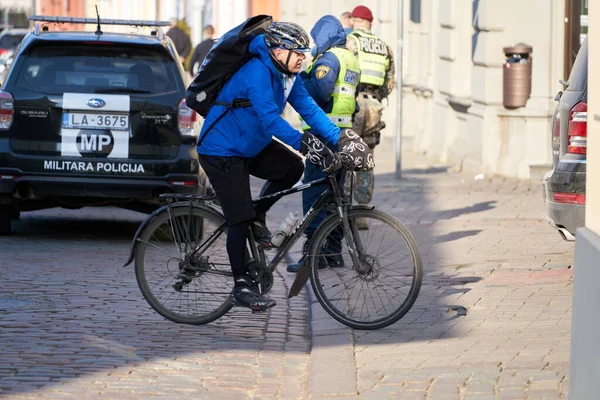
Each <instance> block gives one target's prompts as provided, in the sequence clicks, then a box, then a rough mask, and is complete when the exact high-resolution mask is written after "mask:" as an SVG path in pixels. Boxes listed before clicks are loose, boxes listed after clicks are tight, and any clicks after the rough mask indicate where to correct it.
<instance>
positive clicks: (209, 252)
mask: <svg viewBox="0 0 600 400" xmlns="http://www.w3.org/2000/svg"><path fill="white" fill-rule="evenodd" d="M315 185H328V186H329V190H327V191H325V192H324V193H323V194H322V195H321V196H320V197H319V199H318V200H317V201H316V202H315V204H314V205H313V207H312V208H311V209H310V210H309V211H308V212H307V213H306V215H305V216H304V217H303V219H302V220H301V222H300V223H299V225H298V226H297V227H296V228H295V229H294V230H293V231H292V233H291V234H290V235H289V236H288V237H287V238H286V240H285V241H284V242H283V244H282V245H281V246H280V247H279V248H278V249H277V252H276V253H275V255H274V256H273V258H272V260H271V261H270V262H268V260H267V258H266V256H265V249H264V248H263V247H262V246H261V245H258V244H257V243H256V242H255V241H254V237H253V235H252V230H251V229H249V230H248V241H247V246H246V248H247V264H246V267H247V270H248V272H249V274H250V276H251V277H252V279H253V281H254V284H255V285H256V287H257V288H258V290H259V291H260V292H261V293H263V294H264V293H267V292H269V290H271V288H272V286H273V271H274V270H275V267H277V265H278V264H279V262H280V261H281V260H282V259H283V258H284V257H285V255H286V254H287V252H288V250H290V249H291V248H292V246H293V245H294V244H295V243H296V241H297V240H298V239H299V238H300V237H301V236H302V233H303V232H304V230H305V229H306V227H307V226H308V225H309V224H310V222H311V221H312V220H313V219H314V218H315V217H316V215H317V214H318V213H319V212H320V211H322V210H325V211H326V212H328V213H329V215H328V216H327V218H326V219H325V220H324V221H323V222H322V223H321V224H320V225H319V227H318V228H317V230H316V231H315V233H314V235H313V236H312V239H311V240H310V242H309V243H308V244H306V246H307V247H306V249H307V258H306V262H305V263H304V265H303V266H302V268H301V269H300V271H299V272H298V275H297V277H296V280H295V281H294V284H293V285H292V287H291V289H290V294H289V297H292V296H295V295H297V294H298V293H299V292H300V290H301V289H302V288H303V287H304V285H305V284H306V282H307V280H308V279H309V277H310V281H311V284H312V288H313V290H314V293H315V295H316V297H317V299H318V301H319V303H321V305H322V306H323V307H324V308H325V310H326V311H327V312H328V313H329V314H330V315H331V316H332V317H333V318H335V319H336V320H338V321H339V322H341V323H342V324H344V325H347V326H349V327H352V328H356V329H379V328H383V327H386V326H388V325H391V324H393V323H395V322H396V321H398V320H399V319H400V318H402V317H403V316H404V315H405V314H406V313H407V312H408V311H409V310H410V308H411V307H412V305H413V304H414V302H415V300H416V299H417V296H418V294H419V290H420V288H421V280H422V275H423V266H422V262H421V257H420V255H419V250H418V247H417V244H416V243H415V240H414V238H413V237H412V235H411V233H410V232H409V230H408V229H407V228H406V227H405V226H404V225H403V224H402V223H400V221H398V220H397V219H396V218H394V217H393V216H391V215H389V214H387V213H384V212H382V211H379V210H376V209H375V208H374V207H373V206H362V205H352V204H351V202H350V201H349V199H348V198H347V196H346V195H345V194H344V191H343V189H342V188H341V187H340V185H339V184H338V180H337V179H336V177H335V174H333V173H332V174H328V175H327V176H326V177H324V178H322V179H318V180H315V181H313V182H310V183H307V184H304V185H301V186H297V187H294V188H291V189H288V190H284V191H281V192H278V193H275V194H272V195H270V196H266V197H263V198H274V197H280V196H286V195H290V194H293V193H297V192H301V191H303V190H306V189H308V188H310V187H313V186H315ZM161 198H162V199H163V200H165V201H166V204H165V205H164V206H162V207H161V208H159V209H158V210H156V211H155V212H154V213H152V214H151V215H150V216H149V217H148V218H147V219H146V220H145V221H144V222H143V223H142V224H141V225H140V227H139V229H138V230H137V232H136V234H135V237H134V239H133V244H132V248H131V254H130V257H129V260H128V261H127V263H126V264H125V265H129V264H131V262H132V261H133V260H134V259H135V275H136V279H137V282H138V285H139V287H140V290H141V291H142V294H143V295H144V298H145V299H146V300H147V301H148V303H149V304H150V306H152V308H153V309H154V310H155V311H156V312H158V313H159V314H160V315H162V316H163V317H165V318H167V319H169V320H171V321H173V322H177V323H184V324H195V325H200V324H206V323H209V322H212V321H214V320H216V319H218V318H220V317H221V316H223V315H224V314H225V313H227V312H228V311H229V310H230V309H231V307H232V306H233V302H232V297H231V291H232V288H233V278H232V273H231V267H230V265H229V259H228V256H227V249H226V237H227V224H226V221H225V218H224V216H223V213H222V212H221V209H220V208H219V206H218V204H217V203H216V201H215V199H214V198H213V197H210V196H202V195H189V194H163V195H161ZM263 198H259V199H256V200H254V201H255V202H258V201H260V200H262V199H263ZM358 218H366V219H367V220H368V226H369V229H368V230H359V229H358V228H357V224H356V221H357V219H358ZM390 234H391V235H393V237H392V238H390V237H389V236H388V235H390ZM333 254H341V255H342V258H343V260H344V263H343V265H340V263H339V262H336V263H335V264H334V263H330V262H329V260H330V257H331V256H332V255H333ZM337 259H338V260H339V257H337Z"/></svg>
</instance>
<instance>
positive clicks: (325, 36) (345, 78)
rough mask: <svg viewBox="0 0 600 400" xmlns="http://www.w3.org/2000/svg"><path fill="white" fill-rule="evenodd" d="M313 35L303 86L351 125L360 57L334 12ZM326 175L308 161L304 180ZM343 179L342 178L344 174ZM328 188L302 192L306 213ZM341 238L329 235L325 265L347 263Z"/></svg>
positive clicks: (335, 118) (337, 119)
mask: <svg viewBox="0 0 600 400" xmlns="http://www.w3.org/2000/svg"><path fill="white" fill-rule="evenodd" d="M310 34H311V36H312V38H313V40H314V42H315V48H316V54H317V56H316V58H315V59H314V61H313V63H312V64H311V65H310V66H309V67H308V68H307V70H306V71H305V72H303V73H301V74H300V76H301V77H302V79H303V81H304V86H305V87H306V90H307V91H308V93H309V94H310V95H311V97H312V98H313V99H314V100H315V102H316V103H317V105H318V106H319V107H321V109H323V111H325V113H327V116H328V117H329V119H330V120H331V122H333V123H334V124H335V125H336V126H338V127H339V128H351V127H352V115H353V114H354V113H355V111H356V93H357V86H358V83H359V81H360V66H359V64H358V59H357V58H356V57H355V56H354V55H353V54H352V52H351V51H349V50H348V49H347V48H346V47H345V46H346V32H345V31H344V28H343V27H342V24H341V23H340V21H339V20H338V19H337V18H336V17H334V16H333V15H326V16H324V17H322V18H321V19H319V20H318V21H317V23H316V24H315V26H314V27H313V29H312V30H311V31H310ZM302 129H303V130H304V131H310V126H309V125H308V124H307V123H306V122H305V121H302ZM327 145H328V146H329V148H331V149H332V150H333V151H337V148H336V146H335V145H334V144H331V143H327ZM324 176H325V174H324V173H323V172H322V169H321V168H319V167H318V166H317V165H315V164H312V163H311V162H309V161H308V159H307V160H306V168H305V170H304V182H310V181H314V180H316V179H319V178H321V177H324ZM341 178H342V179H343V173H342V176H341ZM326 189H327V188H326V187H325V186H315V187H313V188H310V189H307V190H305V191H303V192H302V208H303V209H304V213H305V214H306V212H307V211H308V210H309V209H310V207H311V206H312V205H313V204H314V202H315V201H316V200H317V198H318V197H319V196H320V195H321V193H323V192H324V191H325V190H326ZM325 217H326V214H325V212H324V211H321V213H320V214H319V215H318V216H317V217H316V218H315V219H314V220H313V222H312V223H311V224H310V225H309V226H308V228H307V229H306V231H305V234H306V237H307V240H306V242H305V245H304V250H303V254H302V258H301V259H300V260H299V261H298V263H294V264H289V265H288V268H287V270H288V271H289V272H297V271H298V270H299V269H300V266H301V265H302V262H303V261H304V259H305V258H306V250H307V246H308V242H309V239H310V237H311V236H312V234H313V232H314V231H315V229H316V228H317V227H318V226H319V224H320V223H321V222H322V221H323V219H325ZM341 239H342V238H341V237H333V236H330V238H329V240H328V243H327V246H325V248H324V249H323V252H324V253H325V254H326V256H325V257H321V259H320V260H319V261H320V262H321V263H322V265H323V266H324V267H327V266H330V267H342V266H343V265H344V259H343V258H342V255H341V242H340V241H341Z"/></svg>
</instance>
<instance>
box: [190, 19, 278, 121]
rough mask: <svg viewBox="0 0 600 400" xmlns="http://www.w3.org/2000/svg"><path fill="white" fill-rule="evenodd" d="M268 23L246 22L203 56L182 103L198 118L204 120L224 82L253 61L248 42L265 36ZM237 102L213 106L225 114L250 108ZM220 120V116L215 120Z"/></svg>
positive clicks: (221, 39)
mask: <svg viewBox="0 0 600 400" xmlns="http://www.w3.org/2000/svg"><path fill="white" fill-rule="evenodd" d="M272 21H273V18H272V17H271V16H270V15H257V16H255V17H252V18H248V19H247V20H246V21H245V22H244V23H242V24H240V25H238V26H236V27H235V28H233V29H231V30H230V31H229V32H227V33H226V34H224V35H223V36H222V37H221V38H220V39H219V41H218V42H217V43H216V44H215V45H214V46H213V47H212V49H211V50H210V52H209V53H208V54H207V56H206V58H205V59H204V61H203V62H202V65H201V66H200V69H199V71H198V74H197V75H196V77H195V78H194V80H193V81H192V83H191V84H190V86H189V87H188V88H187V93H186V97H185V100H186V104H187V106H188V107H189V108H191V109H192V110H194V111H196V112H197V113H198V114H200V115H201V116H202V117H206V115H207V114H208V111H209V110H210V108H211V107H212V106H213V105H214V104H215V100H216V99H217V96H218V95H219V92H220V91H221V89H222V88H223V86H224V85H225V83H226V82H227V80H228V79H229V78H230V77H231V76H232V75H233V74H234V73H235V72H236V71H237V70H238V69H240V67H241V66H242V65H244V64H245V63H247V62H248V61H249V60H250V59H251V58H252V57H253V55H252V54H251V53H250V52H249V51H248V47H249V46H250V42H251V41H252V40H253V39H254V38H255V37H256V36H258V35H260V34H261V33H265V32H266V29H267V27H268V26H269V25H271V22H272ZM240 100H241V99H240ZM240 100H238V99H236V101H234V102H233V104H220V103H217V104H218V105H224V106H227V107H228V109H227V110H226V111H225V113H226V112H227V111H229V109H231V108H232V107H247V106H249V105H250V102H249V101H248V100H241V101H240ZM225 113H224V114H225ZM224 114H223V115H224ZM221 118H222V116H221V117H219V119H221ZM216 122H217V121H215V123H216ZM213 125H214V124H213ZM209 129H210V128H209Z"/></svg>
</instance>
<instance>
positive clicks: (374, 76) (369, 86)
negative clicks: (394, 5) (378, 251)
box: [346, 6, 395, 229]
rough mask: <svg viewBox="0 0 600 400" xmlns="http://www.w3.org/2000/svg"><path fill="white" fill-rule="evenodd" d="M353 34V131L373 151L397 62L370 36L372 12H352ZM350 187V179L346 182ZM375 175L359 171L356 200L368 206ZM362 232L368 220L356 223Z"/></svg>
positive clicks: (361, 8)
mask: <svg viewBox="0 0 600 400" xmlns="http://www.w3.org/2000/svg"><path fill="white" fill-rule="evenodd" d="M352 21H353V26H354V31H353V32H352V33H351V34H350V35H348V40H347V43H346V46H347V47H348V49H349V50H350V51H352V52H353V53H354V54H355V55H356V56H357V57H358V62H359V64H360V67H361V76H360V89H359V90H360V93H359V94H358V97H357V102H358V106H359V112H357V113H356V115H355V116H354V124H353V129H354V131H355V132H356V133H358V134H359V135H360V136H361V137H362V138H363V140H364V141H365V142H366V143H367V144H368V145H369V147H371V148H372V149H373V148H374V147H375V146H376V145H377V144H379V140H380V136H381V130H382V129H383V128H384V127H385V123H384V122H383V121H382V120H381V113H382V111H383V106H382V104H381V101H382V100H383V99H385V98H387V97H388V96H389V94H390V93H391V91H392V89H393V87H394V73H395V68H394V59H393V54H392V51H391V49H390V47H389V46H388V45H387V44H386V43H385V42H384V41H383V40H381V39H379V38H378V37H377V36H375V35H373V34H372V33H371V26H372V25H373V13H372V12H371V10H370V9H369V8H367V7H365V6H358V7H356V8H354V10H352ZM346 181H347V182H346V183H347V187H348V186H349V183H350V181H351V179H347V180H346ZM374 183H375V175H374V173H373V170H371V171H360V172H356V174H355V180H354V199H355V200H356V201H357V202H358V203H359V204H368V203H369V202H370V201H371V198H372V196H373V185H374ZM357 226H358V228H359V229H368V228H369V227H368V225H367V221H366V220H365V219H359V220H357Z"/></svg>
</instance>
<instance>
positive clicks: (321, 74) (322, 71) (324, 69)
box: [315, 65, 329, 79]
mask: <svg viewBox="0 0 600 400" xmlns="http://www.w3.org/2000/svg"><path fill="white" fill-rule="evenodd" d="M328 73H329V67H328V66H327V65H319V66H318V67H317V70H316V71H315V76H316V77H317V79H323V78H325V76H326V75H327V74H328Z"/></svg>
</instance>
